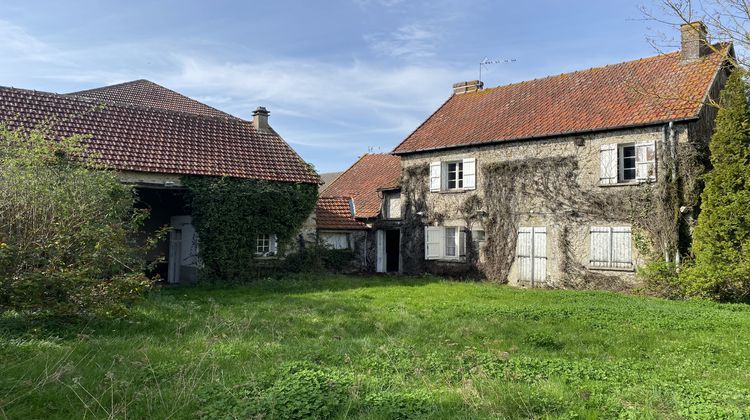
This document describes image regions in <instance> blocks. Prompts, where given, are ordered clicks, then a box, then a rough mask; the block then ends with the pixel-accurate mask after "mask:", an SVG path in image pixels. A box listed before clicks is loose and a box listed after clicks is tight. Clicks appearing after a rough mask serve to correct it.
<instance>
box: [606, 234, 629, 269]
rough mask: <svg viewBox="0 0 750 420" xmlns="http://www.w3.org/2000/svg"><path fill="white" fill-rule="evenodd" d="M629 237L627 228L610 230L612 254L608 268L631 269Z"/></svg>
mask: <svg viewBox="0 0 750 420" xmlns="http://www.w3.org/2000/svg"><path fill="white" fill-rule="evenodd" d="M630 238H631V236H630V228H629V227H613V228H612V239H611V243H612V253H611V262H610V267H612V268H632V267H633V259H632V255H631V250H632V246H631V242H630V241H631V239H630Z"/></svg>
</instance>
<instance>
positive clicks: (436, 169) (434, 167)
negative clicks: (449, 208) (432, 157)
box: [430, 162, 443, 192]
mask: <svg viewBox="0 0 750 420" xmlns="http://www.w3.org/2000/svg"><path fill="white" fill-rule="evenodd" d="M442 170H443V167H442V164H441V163H440V162H432V163H430V191H432V192H440V189H441V187H442V184H441V181H440V173H441V172H442Z"/></svg>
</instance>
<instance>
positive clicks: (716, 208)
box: [683, 69, 750, 301]
mask: <svg viewBox="0 0 750 420" xmlns="http://www.w3.org/2000/svg"><path fill="white" fill-rule="evenodd" d="M745 76H746V73H744V72H742V71H741V70H739V69H738V70H736V71H735V72H734V73H733V74H732V76H731V77H730V78H729V80H728V82H727V85H726V88H725V89H724V90H723V92H722V94H721V103H722V107H721V108H720V111H719V113H718V117H717V119H716V130H715V132H714V135H713V137H712V138H711V143H710V149H711V164H712V166H713V169H712V170H711V171H710V172H709V173H708V174H707V175H706V186H705V189H704V191H703V194H702V196H701V199H702V206H701V209H702V210H701V214H700V216H699V218H698V224H697V226H696V229H695V234H694V244H693V249H694V253H695V265H694V267H691V268H689V269H688V270H686V272H685V274H684V276H683V278H684V279H685V280H686V283H687V286H688V288H689V289H691V290H690V291H691V292H692V293H694V294H698V295H702V296H705V297H711V298H716V299H721V300H744V301H747V300H748V299H750V102H749V101H748V93H750V87H749V86H748V83H747V79H746V78H745Z"/></svg>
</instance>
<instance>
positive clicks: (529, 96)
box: [355, 22, 734, 288]
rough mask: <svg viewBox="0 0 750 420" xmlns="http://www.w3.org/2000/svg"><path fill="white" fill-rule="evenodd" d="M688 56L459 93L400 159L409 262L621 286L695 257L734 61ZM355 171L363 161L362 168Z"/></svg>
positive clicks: (724, 52) (426, 267)
mask: <svg viewBox="0 0 750 420" xmlns="http://www.w3.org/2000/svg"><path fill="white" fill-rule="evenodd" d="M681 31H682V33H681V35H682V44H681V50H680V51H677V52H673V53H668V54H662V55H657V56H653V57H648V58H643V59H640V60H635V61H629V62H624V63H620V64H614V65H609V66H605V67H600V68H592V69H588V70H583V71H577V72H573V73H567V74H561V75H558V76H551V77H546V78H542V79H536V80H531V81H526V82H521V83H514V84H510V85H506V86H499V87H495V88H488V89H485V88H483V84H482V83H481V82H480V81H470V82H463V83H457V84H455V85H454V86H453V89H454V92H453V95H452V96H451V97H450V98H448V100H447V101H445V103H444V104H443V105H442V106H440V108H438V109H437V110H436V111H435V112H434V113H433V114H432V115H431V116H430V117H429V118H428V119H427V120H426V121H424V123H422V124H421V125H420V126H419V127H418V128H417V129H416V130H415V131H414V132H413V133H411V134H410V135H409V136H408V137H407V138H406V139H405V140H403V142H402V143H401V144H399V145H398V146H397V147H396V148H395V149H394V150H393V154H394V155H396V156H398V158H400V162H401V167H402V177H401V203H402V204H403V220H402V223H401V225H400V229H401V233H400V236H401V237H400V241H401V243H402V247H401V260H402V262H401V267H402V271H404V272H407V273H419V272H425V271H426V272H433V273H448V274H454V275H478V276H485V277H489V278H491V279H498V280H506V279H507V280H508V281H509V282H510V283H511V284H516V285H521V286H553V287H558V286H571V287H592V288H593V287H596V288H601V287H604V288H620V287H628V286H630V285H632V284H633V281H634V279H635V276H634V271H635V269H636V268H637V267H638V266H639V265H641V264H643V263H644V262H645V261H647V260H648V259H649V258H657V259H666V260H679V259H680V258H683V257H684V256H685V255H686V254H687V253H689V248H690V233H691V228H692V226H693V223H694V219H695V217H696V216H697V212H698V209H699V204H700V203H699V193H700V188H701V184H700V180H699V175H700V174H701V173H702V171H703V170H704V169H705V167H706V164H707V159H708V147H707V146H708V141H709V139H710V136H711V134H712V130H713V120H714V118H715V114H716V112H715V108H714V107H712V106H710V104H709V102H710V101H711V100H714V99H716V98H718V93H719V91H720V90H721V88H722V86H723V84H724V82H725V80H726V78H727V76H728V74H729V72H730V71H731V65H730V64H729V61H730V60H728V58H731V57H732V56H733V54H734V52H733V48H732V46H731V45H725V44H717V45H709V44H708V43H707V41H706V36H707V34H706V29H705V26H704V25H703V24H702V23H700V22H695V23H692V24H687V25H683V26H682V29H681ZM355 166H356V165H355Z"/></svg>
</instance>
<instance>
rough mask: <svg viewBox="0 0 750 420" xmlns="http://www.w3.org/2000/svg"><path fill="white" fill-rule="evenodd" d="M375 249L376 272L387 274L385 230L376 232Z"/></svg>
mask: <svg viewBox="0 0 750 420" xmlns="http://www.w3.org/2000/svg"><path fill="white" fill-rule="evenodd" d="M375 248H376V257H375V271H376V272H378V273H385V271H386V267H385V263H386V258H385V231H384V230H377V231H375Z"/></svg>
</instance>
